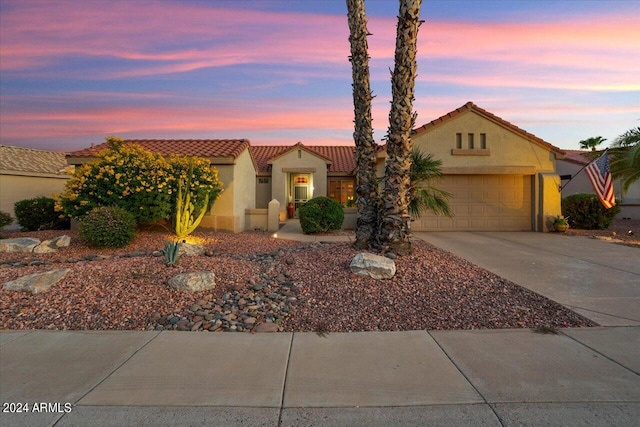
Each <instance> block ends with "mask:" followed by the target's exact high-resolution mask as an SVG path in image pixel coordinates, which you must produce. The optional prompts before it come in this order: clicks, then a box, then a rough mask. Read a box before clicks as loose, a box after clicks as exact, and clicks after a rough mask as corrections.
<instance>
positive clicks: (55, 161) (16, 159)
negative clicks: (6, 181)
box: [0, 145, 69, 177]
mask: <svg viewBox="0 0 640 427" xmlns="http://www.w3.org/2000/svg"><path fill="white" fill-rule="evenodd" d="M0 169H1V170H2V171H3V172H5V173H6V172H16V173H18V174H19V175H31V174H45V175H59V176H65V177H68V175H67V173H66V171H67V170H68V169H69V166H68V165H67V162H66V160H65V153H60V152H56V151H44V150H36V149H33V148H23V147H14V146H11V145H0Z"/></svg>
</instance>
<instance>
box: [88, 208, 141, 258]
mask: <svg viewBox="0 0 640 427" xmlns="http://www.w3.org/2000/svg"><path fill="white" fill-rule="evenodd" d="M79 233H80V237H81V238H83V239H84V240H86V241H87V243H88V244H89V246H93V247H96V248H122V247H124V246H127V245H128V244H129V243H131V241H132V240H133V238H134V237H135V235H136V220H135V218H134V216H133V214H131V213H129V212H127V211H125V210H124V209H122V208H118V207H115V206H100V207H97V208H94V209H93V210H92V211H91V212H89V213H88V214H86V215H85V216H84V217H82V218H80V226H79Z"/></svg>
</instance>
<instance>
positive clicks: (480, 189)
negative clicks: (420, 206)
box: [412, 175, 532, 231]
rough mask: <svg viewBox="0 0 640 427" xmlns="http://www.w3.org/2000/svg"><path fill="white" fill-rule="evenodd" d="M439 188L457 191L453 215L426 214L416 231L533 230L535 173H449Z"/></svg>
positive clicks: (414, 227) (441, 181)
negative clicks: (532, 176) (530, 174)
mask: <svg viewBox="0 0 640 427" xmlns="http://www.w3.org/2000/svg"><path fill="white" fill-rule="evenodd" d="M436 187H438V188H440V189H443V190H446V191H448V192H449V193H452V194H453V197H452V198H451V200H450V201H449V207H450V208H451V210H452V211H453V213H454V217H453V218H447V217H439V216H436V215H433V214H424V215H422V217H420V218H418V219H417V220H416V221H414V222H413V224H412V227H413V229H414V230H415V231H434V230H441V231H445V230H449V231H450V230H461V231H462V230H464V231H481V230H483V231H523V230H526V231H529V230H531V229H532V225H531V224H532V219H531V218H532V210H531V176H528V175H526V176H522V175H446V176H444V177H442V179H441V180H440V181H439V182H438V183H437V184H436Z"/></svg>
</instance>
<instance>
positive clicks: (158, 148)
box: [68, 139, 250, 159]
mask: <svg viewBox="0 0 640 427" xmlns="http://www.w3.org/2000/svg"><path fill="white" fill-rule="evenodd" d="M124 142H125V144H138V145H140V146H142V147H143V148H146V149H147V150H150V151H154V152H157V153H160V154H162V155H163V156H170V155H171V154H179V155H184V156H200V157H208V158H211V157H232V158H234V159H235V158H236V157H238V156H239V155H240V154H241V153H242V152H243V151H244V150H245V149H246V148H248V147H249V145H250V144H249V140H247V139H126V140H125V141H124ZM105 148H107V143H106V142H105V143H102V144H99V145H95V146H93V147H90V148H85V149H83V150H78V151H74V152H71V153H69V154H68V157H92V156H94V155H95V154H96V153H97V152H99V151H100V150H103V149H105Z"/></svg>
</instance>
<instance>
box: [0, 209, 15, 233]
mask: <svg viewBox="0 0 640 427" xmlns="http://www.w3.org/2000/svg"><path fill="white" fill-rule="evenodd" d="M12 222H13V217H12V216H11V214H8V213H6V212H3V211H0V230H1V229H2V228H3V227H4V226H6V225H9V224H11V223H12Z"/></svg>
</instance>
